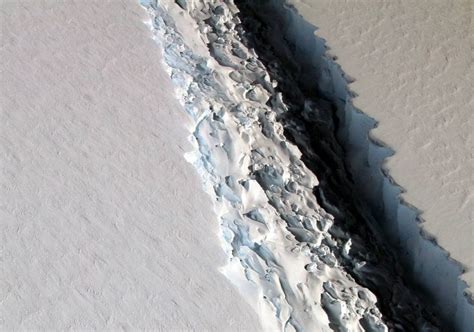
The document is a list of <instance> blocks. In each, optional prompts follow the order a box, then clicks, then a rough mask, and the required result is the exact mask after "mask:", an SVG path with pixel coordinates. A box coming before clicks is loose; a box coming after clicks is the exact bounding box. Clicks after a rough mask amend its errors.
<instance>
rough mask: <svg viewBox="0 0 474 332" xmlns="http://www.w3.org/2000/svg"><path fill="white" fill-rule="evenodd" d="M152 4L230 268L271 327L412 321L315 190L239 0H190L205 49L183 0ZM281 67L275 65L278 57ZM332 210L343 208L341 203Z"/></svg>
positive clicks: (417, 316)
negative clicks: (380, 294)
mask: <svg viewBox="0 0 474 332" xmlns="http://www.w3.org/2000/svg"><path fill="white" fill-rule="evenodd" d="M142 5H143V6H144V7H145V8H147V11H148V13H149V14H150V17H151V22H149V23H148V24H149V26H150V28H151V30H152V31H153V34H154V39H155V40H156V41H157V42H158V43H159V44H160V45H161V48H162V50H163V57H164V62H165V64H166V66H167V68H168V73H169V75H170V77H171V79H172V81H173V83H174V84H175V86H176V94H177V97H178V98H179V100H180V101H181V103H182V104H183V106H184V109H185V111H186V112H187V113H188V114H189V115H190V117H191V118H192V119H193V122H194V128H192V134H191V140H192V142H193V144H194V146H195V151H193V152H190V153H188V154H186V158H187V160H188V161H189V162H191V163H192V164H193V165H194V166H195V167H196V169H197V170H198V172H199V174H200V175H201V177H202V179H203V182H204V187H205V189H206V191H207V192H208V193H209V195H210V196H211V197H213V199H214V200H215V212H216V214H217V216H218V218H219V220H220V224H221V230H222V234H221V236H222V243H223V246H224V250H225V251H226V252H227V254H228V257H229V262H228V265H226V266H225V267H223V269H222V272H223V273H224V274H225V275H226V276H227V277H228V278H229V279H230V280H231V281H232V282H234V284H236V285H237V286H238V287H239V289H240V290H241V291H242V293H244V294H245V295H246V297H247V298H248V300H249V302H250V303H252V304H253V305H255V306H256V307H258V310H259V311H260V315H261V318H262V323H263V324H264V326H265V327H266V328H268V329H279V330H296V331H300V330H317V331H329V330H332V329H336V330H340V331H363V330H369V331H387V330H388V328H394V327H397V323H398V324H399V325H400V324H402V325H403V322H404V321H405V320H404V319H399V320H396V321H395V322H393V321H389V320H388V319H387V317H383V316H382V313H381V312H380V310H379V307H378V306H379V303H378V299H377V297H376V296H375V295H374V293H373V292H372V291H370V290H369V289H368V288H367V287H365V286H364V285H362V284H361V283H359V282H358V281H356V279H354V277H353V276H362V277H364V278H367V279H370V278H371V276H372V277H373V280H377V279H378V278H380V276H378V275H379V274H380V273H382V277H384V276H383V273H384V272H385V271H380V270H377V269H376V268H375V266H376V265H377V264H376V263H375V264H374V263H371V262H370V261H371V257H370V256H371V255H370V253H368V252H364V250H362V249H361V250H359V249H360V248H363V247H364V244H363V243H361V242H360V239H358V238H357V237H352V236H351V234H348V233H347V232H346V231H345V230H343V229H342V228H340V227H339V226H338V225H336V224H334V217H333V215H332V214H329V213H328V212H327V211H326V210H325V209H323V208H322V207H321V205H320V203H321V202H318V200H320V201H321V200H324V194H323V193H322V194H320V196H319V199H318V200H317V199H316V197H315V195H314V193H313V191H314V189H315V187H317V186H318V184H319V182H318V179H317V178H316V176H315V175H314V174H313V173H312V172H311V171H310V170H309V169H308V168H307V167H306V166H305V164H304V163H303V162H302V161H301V157H302V154H301V152H300V150H299V149H298V148H297V147H296V146H295V145H294V144H293V143H291V142H290V141H289V140H288V139H287V138H286V137H285V135H284V128H283V126H282V124H281V123H280V122H279V121H278V118H279V117H281V116H283V115H284V114H285V113H286V112H288V109H289V105H287V104H286V103H285V101H284V98H283V96H282V93H281V92H279V90H278V84H277V82H276V81H275V80H273V79H272V78H271V76H270V74H269V72H268V71H267V68H266V67H265V65H264V64H263V63H262V62H261V61H260V60H259V59H258V56H257V54H256V53H255V50H254V49H252V48H248V47H247V46H246V43H245V38H244V37H243V34H242V32H243V31H242V24H241V23H242V22H241V21H240V19H239V17H238V12H239V10H238V8H237V7H236V6H235V5H234V4H233V2H232V1H226V2H225V3H222V2H220V1H212V0H205V1H201V2H195V3H193V5H192V6H190V5H189V3H186V2H182V3H181V6H182V7H184V8H187V9H188V10H189V13H190V15H191V17H188V19H189V26H193V24H194V25H195V26H197V30H198V32H197V31H196V37H198V36H199V37H200V38H201V39H202V40H197V42H200V43H202V42H204V43H205V44H206V45H207V46H208V48H209V52H210V57H206V56H201V55H198V54H197V53H195V52H193V50H192V49H191V48H190V47H188V46H187V43H186V42H185V38H184V37H183V35H182V34H181V33H180V32H182V31H185V30H183V29H184V27H181V26H180V28H178V27H177V25H176V24H175V23H174V19H173V18H172V17H171V16H170V15H169V14H168V8H167V6H174V4H172V3H166V2H165V3H163V4H162V3H161V2H160V3H158V2H157V1H153V0H142ZM188 7H190V8H188ZM185 15H187V14H185ZM191 18H192V20H191ZM193 20H194V21H193ZM189 31H190V30H188V32H189ZM187 37H189V36H187ZM273 65H274V66H275V68H274V69H275V71H274V73H273V75H274V74H275V73H277V72H278V70H277V67H278V66H279V63H278V62H277V61H275V62H274V63H273ZM308 107H310V108H311V107H312V105H311V104H308ZM293 130H294V131H295V132H297V131H298V128H297V127H293ZM331 212H333V213H338V210H337V207H334V211H331ZM354 248H356V250H354ZM355 251H357V252H355ZM348 262H350V267H349V264H348ZM349 268H350V271H348V269H349ZM349 272H351V273H349ZM351 274H352V275H351ZM387 280H392V279H390V278H389V279H387ZM369 283H370V282H369ZM393 286H394V287H400V290H399V292H400V297H401V298H403V297H404V296H406V298H403V299H401V300H400V303H402V304H403V305H406V306H407V307H406V308H405V310H406V312H412V315H413V317H411V319H412V320H413V322H412V323H413V324H415V326H416V328H417V329H418V330H435V328H434V327H433V326H432V324H431V323H430V322H429V321H427V320H426V319H425V318H424V317H423V315H421V313H420V312H419V308H418V307H417V306H418V303H417V302H416V301H415V300H413V299H412V298H411V297H409V296H408V295H407V293H406V290H405V289H404V288H403V285H398V284H395V285H393ZM412 300H413V301H412ZM398 327H400V326H398Z"/></svg>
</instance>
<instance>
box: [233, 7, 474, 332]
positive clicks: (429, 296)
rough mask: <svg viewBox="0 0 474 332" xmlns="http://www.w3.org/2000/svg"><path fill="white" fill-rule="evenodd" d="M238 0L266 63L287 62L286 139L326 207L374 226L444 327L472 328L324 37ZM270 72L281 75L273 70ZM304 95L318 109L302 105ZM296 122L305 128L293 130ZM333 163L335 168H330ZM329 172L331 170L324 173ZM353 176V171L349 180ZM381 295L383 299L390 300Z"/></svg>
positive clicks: (293, 18) (460, 290)
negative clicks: (290, 107)
mask: <svg viewBox="0 0 474 332" xmlns="http://www.w3.org/2000/svg"><path fill="white" fill-rule="evenodd" d="M236 3H237V4H238V6H239V9H240V11H241V14H242V17H245V18H246V21H248V24H246V25H245V28H244V30H246V31H247V33H248V34H249V35H250V36H251V38H250V39H252V38H253V39H254V40H253V45H254V47H255V49H257V53H258V55H259V58H260V59H261V60H262V61H263V62H264V63H268V62H269V61H271V59H272V57H273V58H274V57H275V54H276V55H277V57H278V58H279V59H280V61H282V63H284V65H283V66H281V67H282V69H283V70H286V74H283V75H282V74H279V75H280V76H281V75H282V76H283V79H282V80H280V81H279V86H280V88H282V89H286V90H288V91H291V92H290V93H286V94H285V95H286V96H288V97H287V98H288V100H291V102H290V103H292V104H293V105H294V108H293V110H294V111H293V112H292V113H291V112H290V113H288V114H289V116H287V117H286V119H282V123H285V130H286V133H287V137H289V138H290V139H291V140H292V141H293V142H295V143H296V144H297V145H298V147H299V148H300V150H301V151H302V152H303V157H302V160H303V161H305V163H306V165H307V166H308V167H309V168H310V169H311V170H312V171H314V172H315V174H317V175H318V178H319V180H320V186H319V189H320V191H321V192H322V193H325V194H326V195H325V197H327V198H328V201H330V202H329V203H330V204H329V206H325V205H323V206H324V207H325V208H326V209H327V210H328V211H330V212H332V211H331V210H330V208H331V206H332V205H336V206H340V207H341V204H342V205H343V206H342V207H341V208H342V209H343V210H345V211H346V212H344V213H343V215H344V216H346V217H355V218H356V219H355V221H356V222H355V223H354V224H355V225H358V226H357V227H360V226H363V225H364V224H365V223H364V222H362V221H363V220H364V219H365V221H366V222H368V225H369V226H370V228H371V230H369V232H367V233H370V231H371V232H372V233H373V234H376V235H378V236H377V237H378V244H376V245H375V246H376V247H377V248H383V247H385V248H386V249H388V250H389V251H390V252H391V254H392V255H391V256H393V257H394V258H395V262H397V263H399V264H400V265H401V266H402V268H403V269H402V270H400V269H397V270H398V271H399V272H397V273H398V274H399V275H401V276H403V278H404V279H405V284H407V285H408V286H409V288H410V292H411V293H413V294H415V293H416V294H418V295H419V297H420V298H421V299H422V302H423V303H424V304H425V306H428V305H429V306H430V307H431V309H432V311H433V312H435V313H436V314H437V315H438V316H440V317H441V320H442V323H443V325H444V328H445V329H447V330H453V329H455V330H460V331H470V330H472V328H473V327H474V326H473V324H474V319H473V317H474V306H473V305H472V296H471V295H470V294H469V293H468V292H467V291H468V289H467V285H466V284H465V282H464V281H462V280H461V279H460V275H461V274H462V272H463V271H462V267H461V265H459V264H458V263H457V262H455V261H453V260H451V259H450V258H449V253H447V252H446V251H445V250H443V249H442V248H440V247H438V246H437V244H436V242H435V241H433V239H432V238H431V237H430V236H429V234H426V233H425V232H424V231H423V229H422V228H420V220H419V211H418V210H416V209H415V208H413V207H412V206H410V205H408V204H407V203H406V202H403V201H402V200H401V199H400V197H399V194H400V192H401V190H402V189H401V188H400V187H399V186H397V185H396V183H394V181H393V179H391V178H390V176H389V175H388V174H387V172H386V170H384V169H383V162H384V160H385V158H387V157H388V156H390V155H392V154H393V151H392V150H390V149H389V148H387V147H385V146H383V145H382V144H380V143H379V142H377V141H375V140H374V139H373V138H372V137H371V136H370V130H372V129H373V128H374V127H375V125H376V123H375V121H374V120H373V119H371V118H369V117H368V116H366V115H365V114H363V113H361V112H359V111H357V110H356V109H355V108H354V107H353V105H352V103H351V100H352V97H353V96H352V94H351V92H350V90H349V89H348V87H347V85H348V84H349V83H348V79H347V77H346V76H345V74H344V72H343V71H342V69H341V68H340V67H339V66H338V65H337V63H335V62H334V61H333V59H332V58H330V56H329V55H328V54H327V52H326V44H325V41H324V40H322V39H320V38H318V37H317V36H315V30H316V28H315V27H314V26H313V25H311V24H309V23H307V22H306V21H305V20H304V19H303V18H302V17H301V16H300V15H299V14H298V13H297V12H296V11H295V10H294V9H292V8H290V7H287V6H286V5H285V4H284V1H282V0H265V1H258V2H254V1H246V0H238V1H236ZM255 21H257V23H256V22H255ZM244 23H245V20H244ZM255 38H257V39H258V40H255ZM270 45H271V47H269V46H270ZM265 58H267V60H263V59H265ZM288 69H290V71H289V72H288ZM275 77H277V80H278V75H277V76H275ZM349 82H350V81H349ZM295 87H299V90H298V89H295ZM295 90H298V92H295ZM303 100H305V101H306V103H312V104H315V105H316V107H310V108H308V107H306V105H303V104H302V101H303ZM294 123H297V124H298V126H300V127H301V128H304V130H303V131H295V130H292V129H291V127H292V125H293V124H294ZM318 133H323V135H318ZM320 137H324V138H323V139H322V140H321V139H320ZM318 157H319V158H318ZM334 165H336V167H337V169H336V171H332V172H331V170H332V169H334ZM328 166H329V167H328ZM344 168H347V170H344ZM326 170H329V174H331V173H332V175H329V176H327V175H328V172H326ZM351 174H354V175H355V176H354V177H353V178H351V177H350V176H351ZM334 177H336V178H339V182H335V181H334ZM344 178H346V180H347V181H345V180H344ZM341 181H342V182H343V183H344V185H341ZM351 188H352V189H351ZM328 193H329V194H328ZM331 198H332V199H331ZM350 202H352V206H351V204H350ZM348 212H349V213H348ZM351 214H352V216H351ZM335 216H336V222H337V220H338V218H337V215H336V214H335ZM361 217H362V218H361ZM347 219H348V218H345V220H344V224H346V225H347V222H348V220H347ZM349 219H351V218H349ZM352 229H353V230H354V228H352ZM351 232H352V231H351ZM381 242H382V243H381ZM377 248H376V249H377ZM370 251H372V252H374V251H373V250H370ZM389 256H390V255H389ZM381 257H387V255H385V254H382V256H381ZM387 258H388V257H387ZM385 260H386V261H387V259H385ZM390 261H391V260H390V259H388V262H390ZM388 266H390V263H389V265H388ZM361 281H362V282H363V281H364V280H363V279H362V280H361ZM374 291H375V293H376V294H377V291H376V289H375V290H374ZM377 295H379V294H377ZM380 295H382V296H379V299H381V300H382V301H383V300H384V299H386V298H387V296H385V295H383V294H380ZM383 312H385V310H383Z"/></svg>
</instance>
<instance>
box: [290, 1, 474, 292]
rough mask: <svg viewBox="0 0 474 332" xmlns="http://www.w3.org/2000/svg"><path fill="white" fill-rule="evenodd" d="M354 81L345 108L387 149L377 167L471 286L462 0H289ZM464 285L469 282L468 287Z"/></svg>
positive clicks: (468, 106)
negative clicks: (361, 116)
mask: <svg viewBox="0 0 474 332" xmlns="http://www.w3.org/2000/svg"><path fill="white" fill-rule="evenodd" d="M290 3H292V4H294V5H295V7H296V8H297V9H298V11H299V12H300V13H301V14H302V15H303V17H304V18H305V19H306V20H308V21H309V22H311V23H312V24H314V25H315V26H316V27H317V28H318V30H317V35H318V36H320V37H322V38H324V39H325V40H326V41H327V45H328V46H329V47H330V53H331V54H332V55H335V56H337V60H336V62H337V63H338V64H340V65H341V67H342V70H343V71H344V72H345V73H346V74H348V75H349V76H350V77H352V78H353V79H354V80H355V81H354V82H353V83H351V85H350V89H351V90H352V91H354V92H355V93H356V95H357V97H356V98H354V99H353V103H354V106H355V107H356V108H358V109H360V110H361V111H363V112H364V113H366V114H367V115H369V116H371V117H373V118H374V119H375V120H376V121H378V127H377V128H376V129H374V130H373V131H372V133H371V134H372V136H373V137H375V138H376V139H378V140H380V141H382V142H384V143H386V144H387V145H388V146H390V147H391V148H392V149H393V150H394V151H395V154H394V156H392V157H390V158H389V159H388V161H387V162H386V165H385V167H386V168H387V169H388V170H389V173H390V175H391V176H392V177H393V179H394V180H395V181H396V182H397V183H398V184H399V185H401V186H402V187H403V188H404V189H405V190H406V192H405V193H403V194H402V197H403V199H404V200H405V201H406V202H407V203H409V204H411V205H413V206H415V207H416V208H418V209H419V210H421V212H422V215H421V217H422V219H423V220H424V224H423V228H424V230H426V231H427V232H428V233H429V234H431V235H433V236H434V237H435V238H436V239H437V241H438V243H439V244H440V245H441V246H442V247H443V248H445V249H446V250H447V251H448V252H449V253H450V254H451V256H452V257H453V258H454V259H455V260H457V261H459V262H461V263H462V264H463V265H464V266H465V267H466V269H467V272H466V273H465V274H464V275H463V276H462V278H463V279H464V280H466V281H467V282H468V284H469V285H471V286H472V285H473V284H474V241H472V239H473V238H474V233H473V232H474V228H473V227H474V225H473V221H474V141H473V132H474V130H473V128H474V123H473V121H474V120H473V106H474V101H473V94H472V89H473V84H474V71H473V70H472V69H473V68H472V65H473V63H472V42H473V38H474V30H473V28H472V27H473V25H472V17H473V2H472V1H470V0H442V1H440V0H437V1H432V0H422V1H411V0H404V1H330V0H317V1H316V0H292V1H290ZM471 289H472V288H471Z"/></svg>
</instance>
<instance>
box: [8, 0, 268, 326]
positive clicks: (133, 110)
mask: <svg viewBox="0 0 474 332" xmlns="http://www.w3.org/2000/svg"><path fill="white" fill-rule="evenodd" d="M0 12H1V13H0V24H1V39H0V41H1V49H0V59H1V61H0V92H1V93H0V107H1V115H0V151H1V152H0V155H1V166H0V170H1V175H0V201H1V203H0V224H1V226H0V234H1V242H0V248H1V249H0V266H1V269H0V271H1V272H0V329H2V330H5V331H11V330H63V329H75V330H76V329H80V330H89V329H95V330H104V329H107V330H122V329H126V330H128V329H142V330H144V329H153V330H162V331H171V330H191V329H193V330H200V331H204V330H216V331H217V330H226V329H227V330H247V331H250V330H255V329H258V326H259V325H258V324H259V323H258V320H257V315H256V313H255V311H254V310H253V309H251V308H250V306H248V305H247V303H246V302H244V300H243V299H242V297H241V296H240V295H239V293H238V292H237V291H236V290H234V288H233V287H232V285H231V284H230V283H229V282H228V281H227V279H226V278H225V277H224V276H223V275H222V274H221V273H220V272H219V271H218V268H219V267H220V266H222V265H224V263H225V259H224V257H225V256H224V254H223V251H222V249H221V245H220V243H219V239H218V223H217V220H216V217H215V216H214V215H213V213H212V204H211V201H210V199H209V198H208V196H207V195H206V194H204V192H203V191H202V189H201V188H202V186H201V182H200V180H199V178H198V176H197V173H196V171H195V170H194V169H193V167H192V166H191V165H190V164H189V163H187V162H186V161H185V159H184V157H183V154H184V153H185V152H187V151H190V150H191V145H190V144H189V142H188V141H187V139H186V136H187V135H189V132H188V130H189V128H188V125H189V120H188V118H187V117H186V116H185V113H184V112H183V111H182V109H181V106H180V105H179V103H178V102H176V101H175V99H174V92H173V88H172V85H171V83H170V81H169V78H168V76H167V75H166V73H165V71H164V69H163V68H162V65H161V61H160V58H159V54H160V50H159V48H158V46H157V45H156V43H154V42H153V40H152V38H151V33H150V31H149V30H148V29H147V27H146V25H145V24H144V23H143V22H144V21H145V20H146V18H147V15H146V13H145V10H144V9H143V8H142V7H140V5H139V3H138V2H136V1H133V0H132V1H125V0H123V1H121V0H113V1H102V0H100V1H99V0H95V1H90V0H89V1H53V0H50V1H2V2H1V5H0ZM150 54H154V56H153V57H151V56H150Z"/></svg>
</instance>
